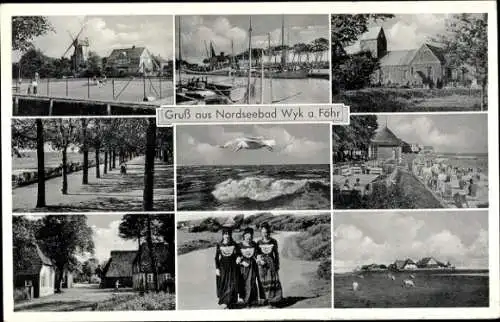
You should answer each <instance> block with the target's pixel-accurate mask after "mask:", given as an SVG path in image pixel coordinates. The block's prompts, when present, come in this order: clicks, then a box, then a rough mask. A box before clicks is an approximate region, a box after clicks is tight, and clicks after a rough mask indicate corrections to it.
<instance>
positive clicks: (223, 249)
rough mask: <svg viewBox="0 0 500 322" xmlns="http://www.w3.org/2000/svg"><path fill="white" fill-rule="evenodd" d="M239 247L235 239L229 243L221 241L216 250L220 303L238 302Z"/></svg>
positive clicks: (232, 303)
mask: <svg viewBox="0 0 500 322" xmlns="http://www.w3.org/2000/svg"><path fill="white" fill-rule="evenodd" d="M239 252H240V251H239V247H238V244H236V243H235V242H234V241H231V242H229V243H227V244H223V243H219V244H218V245H217V248H216V252H215V267H216V268H217V269H218V270H219V272H220V274H219V276H217V277H216V284H217V297H218V298H219V305H221V304H226V305H227V306H228V307H231V306H232V305H234V304H236V303H238V292H239V287H238V286H239V285H238V284H239V275H240V269H239V265H238V264H236V258H237V257H238V256H239Z"/></svg>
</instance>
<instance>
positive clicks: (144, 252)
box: [132, 243, 175, 291]
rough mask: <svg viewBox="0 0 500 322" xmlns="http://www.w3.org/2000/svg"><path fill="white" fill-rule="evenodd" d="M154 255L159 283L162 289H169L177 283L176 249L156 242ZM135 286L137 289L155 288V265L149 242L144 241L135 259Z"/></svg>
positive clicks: (133, 267)
mask: <svg viewBox="0 0 500 322" xmlns="http://www.w3.org/2000/svg"><path fill="white" fill-rule="evenodd" d="M153 250H154V251H153V255H154V257H155V260H156V271H157V273H158V285H159V287H160V289H162V290H167V291H169V290H170V289H169V288H170V287H172V286H173V285H174V284H175V281H174V273H175V260H174V256H175V254H174V251H172V250H170V249H169V247H168V244H166V243H154V244H153ZM132 273H133V287H134V288H135V289H139V290H144V289H154V288H155V286H154V266H153V261H152V258H151V252H150V250H149V247H148V244H147V243H143V244H142V245H141V247H140V249H139V251H138V252H137V255H136V256H135V258H134V260H133V266H132Z"/></svg>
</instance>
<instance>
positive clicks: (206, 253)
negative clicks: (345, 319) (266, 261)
mask: <svg viewBox="0 0 500 322" xmlns="http://www.w3.org/2000/svg"><path fill="white" fill-rule="evenodd" d="M293 234H296V232H280V233H277V234H275V235H273V237H274V238H275V239H276V240H277V241H278V245H279V246H280V247H282V245H284V241H285V238H286V237H288V236H290V235H293ZM214 257H215V248H214V247H212V248H207V249H202V250H197V251H192V252H189V253H187V254H184V255H181V256H179V257H178V263H179V264H178V279H179V285H178V307H179V309H182V310H193V309H219V306H218V305H217V296H216V288H215V260H214ZM280 260H281V265H280V267H281V268H280V272H279V273H280V279H281V283H282V287H283V296H284V297H285V299H284V301H283V306H288V307H291V306H300V305H298V304H299V303H300V302H301V301H304V302H305V301H307V302H308V305H309V307H310V306H311V305H314V303H311V299H313V298H315V297H317V296H318V295H317V294H314V290H312V289H311V286H310V283H309V282H310V276H311V274H314V273H315V272H316V269H317V268H318V264H319V262H315V261H304V260H297V259H290V258H286V257H284V256H281V257H280Z"/></svg>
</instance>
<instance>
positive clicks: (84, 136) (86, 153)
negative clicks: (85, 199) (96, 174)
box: [81, 119, 89, 184]
mask: <svg viewBox="0 0 500 322" xmlns="http://www.w3.org/2000/svg"><path fill="white" fill-rule="evenodd" d="M81 124H82V127H81V130H82V132H81V133H82V137H81V142H82V152H83V171H82V184H88V183H89V146H88V143H87V126H88V121H87V119H81Z"/></svg>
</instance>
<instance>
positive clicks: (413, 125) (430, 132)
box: [391, 116, 469, 150]
mask: <svg viewBox="0 0 500 322" xmlns="http://www.w3.org/2000/svg"><path fill="white" fill-rule="evenodd" d="M391 127H393V129H394V130H395V132H397V134H398V135H400V136H401V137H403V138H405V137H406V138H411V139H412V140H413V141H414V142H418V143H422V144H425V145H431V146H434V147H436V148H438V150H439V148H440V147H441V148H442V147H449V146H454V147H456V146H461V145H463V144H464V142H467V141H468V140H469V138H468V132H467V131H458V132H451V131H453V130H455V129H454V128H452V127H450V129H449V130H451V131H450V132H444V131H443V130H442V128H440V127H438V126H436V124H435V122H434V121H433V120H432V117H428V116H420V117H417V118H407V119H400V120H399V121H398V122H397V124H394V125H391Z"/></svg>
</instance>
